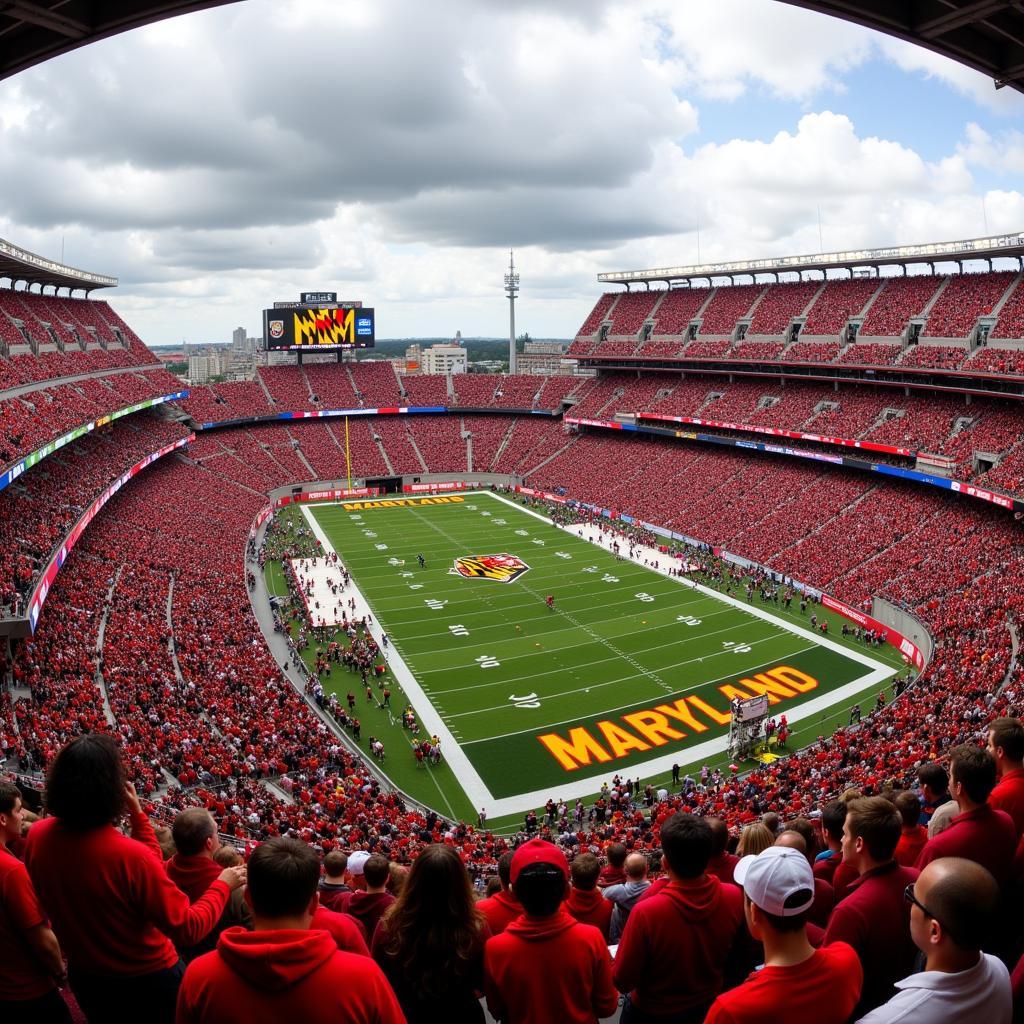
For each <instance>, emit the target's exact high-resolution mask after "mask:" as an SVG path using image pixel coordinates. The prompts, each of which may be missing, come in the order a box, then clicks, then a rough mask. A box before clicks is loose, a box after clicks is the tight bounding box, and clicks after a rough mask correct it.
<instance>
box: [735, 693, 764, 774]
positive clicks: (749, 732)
mask: <svg viewBox="0 0 1024 1024" xmlns="http://www.w3.org/2000/svg"><path fill="white" fill-rule="evenodd" d="M731 708H732V718H731V719H730V721H729V756H730V757H731V758H733V759H734V760H735V759H738V760H741V761H747V760H750V759H751V758H753V757H754V752H755V750H756V748H757V746H758V744H760V743H761V742H762V732H763V728H764V722H765V719H766V718H767V717H768V697H767V696H766V695H764V694H761V695H759V696H757V697H750V698H749V699H748V700H740V699H739V698H738V697H737V698H736V699H735V700H734V701H733V702H732V705H731Z"/></svg>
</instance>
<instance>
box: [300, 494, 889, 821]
mask: <svg viewBox="0 0 1024 1024" xmlns="http://www.w3.org/2000/svg"><path fill="white" fill-rule="evenodd" d="M452 493H457V494H465V495H466V496H471V497H472V498H474V500H475V499H477V498H482V497H484V496H485V495H486V496H488V497H490V498H491V499H493V500H495V501H499V502H501V503H502V504H505V505H509V506H511V507H512V508H514V509H516V510H517V511H519V512H521V513H523V514H525V515H529V516H533V517H534V518H535V519H539V520H540V521H541V522H543V523H545V524H547V525H550V523H551V520H550V519H548V518H546V517H545V516H542V515H541V514H540V513H538V512H535V511H533V510H532V509H527V508H523V507H522V506H521V505H519V504H517V503H516V502H514V501H510V500H509V499H507V498H504V497H502V496H501V495H499V494H494V493H492V492H491V491H466V492H452ZM325 504H326V503H325ZM329 504H330V505H331V506H332V507H337V506H338V505H343V504H344V503H343V502H331V503H329ZM301 508H302V513H303V515H304V516H305V517H306V521H307V522H308V523H309V526H310V529H312V531H313V533H314V535H315V536H316V537H317V539H318V540H319V541H320V542H321V543H322V544H323V548H324V551H325V552H330V551H333V550H334V547H333V545H332V544H331V542H330V540H329V539H328V537H327V535H326V533H324V531H323V529H322V527H321V526H320V524H319V523H318V522H317V521H316V517H315V516H314V515H313V514H312V511H311V509H310V507H309V506H308V505H306V504H303V505H302V506H301ZM564 529H567V530H568V531H570V532H572V533H575V534H576V535H577V536H579V537H581V538H582V539H584V540H587V541H589V542H590V543H593V544H595V545H597V546H600V547H605V548H610V542H609V541H608V539H607V538H605V537H604V536H603V535H602V534H601V533H600V531H599V530H597V529H595V528H594V527H591V526H587V525H586V524H576V525H574V526H572V527H567V528H564ZM594 534H597V538H596V539H595V537H594ZM602 541H604V543H602ZM622 546H624V547H626V549H627V551H628V545H622ZM637 550H638V552H639V554H638V556H637V557H635V558H633V559H632V561H633V562H635V563H636V564H637V565H641V566H643V563H644V560H645V559H646V560H648V561H651V560H656V561H657V563H658V564H657V568H655V569H651V567H650V566H645V568H647V569H649V570H650V571H652V572H653V571H657V572H659V573H660V574H662V575H667V572H666V570H667V568H668V566H669V565H670V564H672V565H675V564H677V563H676V561H675V560H674V559H671V558H669V556H667V555H662V554H661V552H659V551H658V550H657V549H656V548H647V547H642V548H638V549H637ZM338 557H339V559H342V553H341V552H338ZM623 557H624V558H625V557H628V555H624V556H623ZM672 578H673V579H674V580H675V582H677V583H679V584H681V585H682V586H686V587H689V588H691V589H693V590H697V591H700V592H701V593H703V594H706V595H708V596H709V597H713V598H715V599H717V600H719V601H721V602H723V603H725V604H731V605H732V606H733V607H735V608H739V609H742V610H743V611H745V612H747V613H749V614H751V615H753V616H755V617H757V618H760V619H764V620H766V621H768V622H771V623H772V624H773V625H775V626H779V627H781V628H782V629H785V630H787V631H788V632H790V633H793V634H795V635H797V636H800V637H802V638H804V639H806V640H811V641H813V642H814V643H815V644H817V645H819V646H821V647H826V648H828V649H829V650H832V651H834V652H836V653H838V654H841V655H843V656H844V657H846V658H849V659H851V660H852V661H856V662H859V663H860V664H862V665H864V666H865V667H867V668H870V669H871V671H870V672H868V673H866V674H865V675H863V676H860V677H859V678H857V679H854V680H852V681H851V682H849V683H846V684H844V685H843V686H841V687H839V688H837V689H834V690H829V692H828V693H826V694H823V695H822V696H820V697H815V698H813V699H811V700H809V701H804V702H803V703H801V704H799V705H797V706H796V707H794V708H793V709H792V710H788V709H787V711H786V716H787V718H788V719H789V721H790V722H799V721H801V720H803V719H806V718H811V717H813V716H814V715H816V714H818V713H819V712H822V711H824V710H826V709H828V708H830V707H832V706H833V705H834V704H838V703H841V702H842V701H843V700H844V699H846V698H848V697H852V696H853V695H854V694H856V693H858V692H860V691H861V690H865V689H867V688H868V687H871V686H874V685H876V684H878V683H880V682H881V681H882V680H884V679H885V678H887V677H888V676H890V675H892V674H893V672H894V671H895V670H894V669H893V667H892V666H891V665H885V664H883V663H882V662H880V661H876V660H875V659H874V658H872V657H870V656H869V655H867V654H864V653H862V652H860V651H856V650H853V649H851V648H849V647H846V646H843V645H842V644H839V643H836V642H835V641H834V640H831V639H829V638H828V637H826V636H823V635H821V634H820V633H815V632H812V631H811V630H809V629H804V628H803V627H801V626H797V625H795V624H792V623H789V622H786V621H784V620H782V619H779V618H777V617H776V616H774V615H772V614H771V613H770V612H768V611H764V610H762V609H761V608H758V607H756V606H754V605H752V604H747V603H746V602H745V601H741V600H739V599H738V598H735V597H731V596H728V595H726V594H721V593H719V592H718V591H717V590H713V589H712V588H710V587H706V586H704V585H703V584H701V583H697V582H695V581H693V580H690V579H687V578H686V577H672ZM346 594H347V595H348V596H351V597H354V598H355V599H356V609H357V615H363V614H366V613H369V614H372V609H371V608H370V605H369V602H368V601H367V600H366V599H365V598H364V597H363V595H362V594H361V592H360V591H359V589H358V587H357V586H356V584H355V581H354V580H353V581H352V582H351V583H350V584H349V586H348V588H347V590H346ZM370 632H371V635H372V636H373V637H374V639H375V640H376V641H377V643H378V644H379V643H380V640H381V633H382V632H383V631H382V630H381V627H380V624H379V622H378V621H377V618H376V616H374V617H373V623H372V625H371V627H370ZM387 661H388V664H389V666H390V667H391V670H392V672H394V674H395V678H396V679H397V680H398V682H399V683H400V684H401V686H402V689H403V690H404V691H405V693H406V695H407V696H408V698H409V700H410V703H411V704H412V706H413V708H414V709H415V711H416V714H417V716H418V718H419V720H420V722H421V723H422V725H423V726H424V727H425V728H426V730H427V731H428V732H429V733H431V734H434V735H437V736H438V737H439V738H440V739H441V750H442V752H443V754H444V756H445V758H446V759H447V761H448V763H449V764H450V765H451V766H452V769H453V771H454V774H455V776H456V777H457V778H458V780H459V784H460V785H461V786H462V789H463V791H464V792H465V793H466V796H467V797H468V798H469V800H470V802H471V803H472V804H473V806H474V807H477V808H479V807H486V808H487V814H488V816H489V817H491V818H500V817H504V816H505V815H511V814H522V813H524V812H526V811H529V810H534V809H536V808H538V807H541V806H543V804H544V803H545V802H546V801H547V799H548V798H549V797H551V796H557V798H559V799H564V800H573V799H575V798H576V797H583V796H589V795H591V794H593V793H596V792H597V791H598V789H600V786H601V783H602V782H604V781H606V780H607V779H608V778H610V776H611V775H613V774H615V773H616V772H625V771H627V770H628V772H629V774H630V775H632V774H634V773H636V774H637V775H639V776H641V777H643V776H651V775H656V774H662V773H664V772H667V771H669V769H670V768H671V767H672V765H673V764H676V763H678V764H680V765H683V766H685V765H692V764H697V763H698V762H702V761H706V760H707V759H708V758H710V757H712V756H714V755H715V754H719V753H721V752H723V751H724V750H726V749H727V748H728V745H729V738H728V736H727V735H723V736H718V737H716V738H715V739H711V740H706V741H705V742H703V743H698V744H696V745H694V746H692V747H686V748H685V749H683V750H676V751H674V752H672V753H668V754H663V755H661V756H660V757H653V758H650V759H649V760H646V761H638V762H635V763H632V764H630V765H629V767H628V769H626V768H621V767H616V765H615V764H614V762H609V763H607V764H605V765H599V766H598V768H599V771H597V772H596V773H595V774H591V775H587V776H586V777H582V778H581V777H577V776H575V775H573V776H571V777H570V778H571V781H568V782H566V783H565V784H564V785H557V784H552V785H550V786H548V787H546V788H545V789H539V790H534V791H533V792H531V793H519V794H517V795H516V796H510V797H503V798H501V799H496V798H495V797H494V796H493V795H492V794H491V792H490V790H489V789H488V788H487V785H486V783H485V782H484V780H483V779H482V778H481V777H480V774H479V773H478V772H477V770H476V769H475V768H474V767H473V765H472V763H471V762H470V760H469V758H468V757H467V756H466V754H465V751H464V750H463V749H462V747H461V745H460V744H459V742H458V741H457V740H456V739H455V737H454V736H453V735H452V733H451V731H450V730H449V728H448V727H447V725H446V724H445V722H444V720H443V719H442V718H441V716H440V714H439V713H438V711H437V709H436V708H435V707H434V705H433V704H432V703H431V701H430V699H429V698H428V696H427V695H426V694H425V693H424V691H423V689H422V687H421V686H420V684H419V682H418V681H417V680H416V677H415V676H414V675H413V673H412V672H411V671H410V669H409V667H408V666H407V665H406V664H405V662H404V661H403V659H402V657H401V655H400V654H399V652H398V651H397V650H395V647H394V645H393V644H392V645H391V646H390V647H389V648H388V651H387ZM542 728H543V727H542ZM500 738H501V737H500V736H495V737H490V739H500Z"/></svg>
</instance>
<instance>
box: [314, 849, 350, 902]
mask: <svg viewBox="0 0 1024 1024" xmlns="http://www.w3.org/2000/svg"><path fill="white" fill-rule="evenodd" d="M347 870H348V854H347V853H343V852H342V851H341V850H331V852H330V853H327V854H324V876H323V878H321V879H320V889H319V892H320V906H322V907H326V908H327V909H328V910H337V909H338V908H339V906H340V905H341V901H342V897H343V896H344V895H345V894H346V893H350V892H351V891H352V889H351V887H350V886H348V885H347V884H346V882H345V872H346V871H347Z"/></svg>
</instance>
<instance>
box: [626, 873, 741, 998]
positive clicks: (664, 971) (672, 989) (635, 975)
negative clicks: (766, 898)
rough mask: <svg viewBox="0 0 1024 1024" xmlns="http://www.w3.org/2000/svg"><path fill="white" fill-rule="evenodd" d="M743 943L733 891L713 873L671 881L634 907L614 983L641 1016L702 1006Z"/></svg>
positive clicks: (719, 985) (737, 892) (738, 896)
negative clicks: (654, 894) (627, 995)
mask: <svg viewBox="0 0 1024 1024" xmlns="http://www.w3.org/2000/svg"><path fill="white" fill-rule="evenodd" d="M745 938H746V926H745V923H744V919H743V893H742V892H741V891H740V889H739V888H738V887H736V886H734V885H727V884H725V883H723V882H720V881H719V880H718V879H717V878H715V877H714V876H713V875H701V876H700V877H699V878H693V879H687V880H685V881H679V882H671V883H670V884H669V885H667V886H665V888H664V889H662V890H661V892H659V893H658V894H657V895H656V896H651V897H649V898H648V899H645V900H638V901H637V903H636V905H635V906H634V907H633V910H632V912H631V913H630V915H629V920H628V921H627V922H626V928H625V931H624V932H623V933H622V940H621V942H620V943H619V950H618V953H617V954H616V957H615V985H616V987H617V988H618V989H619V991H620V992H628V993H629V998H630V1000H631V1001H632V1002H633V1003H634V1004H635V1005H636V1007H637V1009H639V1010H644V1011H646V1012H647V1013H651V1014H677V1013H683V1012H684V1011H696V1010H699V1009H700V1008H702V1007H703V1008H705V1009H706V1008H707V1007H709V1006H710V1005H711V1003H712V1002H714V999H715V997H716V996H717V995H718V993H719V992H721V991H722V987H723V983H724V977H725V973H726V966H727V964H728V963H729V961H730V957H731V955H733V954H734V953H735V952H736V951H737V949H738V948H739V947H741V946H742V943H743V940H744V939H745Z"/></svg>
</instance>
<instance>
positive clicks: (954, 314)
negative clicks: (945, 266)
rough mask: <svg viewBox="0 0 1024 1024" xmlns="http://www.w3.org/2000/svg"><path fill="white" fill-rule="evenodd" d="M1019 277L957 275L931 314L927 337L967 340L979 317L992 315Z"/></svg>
mask: <svg viewBox="0 0 1024 1024" xmlns="http://www.w3.org/2000/svg"><path fill="white" fill-rule="evenodd" d="M1014 277H1016V274H1013V273H1010V272H1007V271H1000V272H995V273H989V274H954V275H953V276H952V277H950V279H949V282H948V283H947V284H946V287H945V288H943V289H942V294H941V295H940V296H939V297H938V299H936V301H935V305H934V306H933V307H932V309H931V312H930V313H929V314H928V323H927V324H926V325H925V329H924V333H925V334H926V335H927V336H928V337H930V338H966V337H967V335H968V334H970V333H971V331H972V330H973V329H974V325H975V324H976V323H977V322H978V317H979V316H983V315H984V314H986V313H991V312H992V309H993V307H994V306H995V305H996V303H997V302H998V301H999V300H1000V299H1001V298H1002V297H1003V294H1004V292H1005V291H1006V289H1007V288H1009V287H1010V283H1011V282H1012V281H1013V279H1014Z"/></svg>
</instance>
